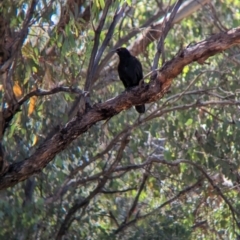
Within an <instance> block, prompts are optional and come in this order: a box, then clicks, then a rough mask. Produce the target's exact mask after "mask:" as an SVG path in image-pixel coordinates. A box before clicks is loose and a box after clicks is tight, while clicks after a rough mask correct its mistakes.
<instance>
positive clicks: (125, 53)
mask: <svg viewBox="0 0 240 240" xmlns="http://www.w3.org/2000/svg"><path fill="white" fill-rule="evenodd" d="M115 52H116V53H117V54H118V56H119V57H129V56H131V54H130V52H129V51H128V50H127V49H126V48H124V47H120V48H117V49H116V50H115Z"/></svg>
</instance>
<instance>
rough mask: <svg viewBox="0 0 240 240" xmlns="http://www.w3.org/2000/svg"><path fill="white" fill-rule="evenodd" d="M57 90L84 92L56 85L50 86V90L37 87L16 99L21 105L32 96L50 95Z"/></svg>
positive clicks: (57, 91)
mask: <svg viewBox="0 0 240 240" xmlns="http://www.w3.org/2000/svg"><path fill="white" fill-rule="evenodd" d="M59 92H68V93H75V94H83V93H84V92H83V91H82V90H80V89H79V88H72V87H63V86H58V87H55V88H52V89H50V90H44V89H40V88H38V89H35V90H33V91H31V92H29V93H28V94H26V95H25V96H24V97H22V98H21V99H20V100H19V101H18V105H19V106H21V105H22V104H23V103H25V102H26V101H27V100H29V99H30V98H31V97H33V96H37V97H40V96H47V95H52V94H55V93H59Z"/></svg>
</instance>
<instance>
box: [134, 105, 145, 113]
mask: <svg viewBox="0 0 240 240" xmlns="http://www.w3.org/2000/svg"><path fill="white" fill-rule="evenodd" d="M135 109H136V110H137V112H139V113H145V105H138V106H135Z"/></svg>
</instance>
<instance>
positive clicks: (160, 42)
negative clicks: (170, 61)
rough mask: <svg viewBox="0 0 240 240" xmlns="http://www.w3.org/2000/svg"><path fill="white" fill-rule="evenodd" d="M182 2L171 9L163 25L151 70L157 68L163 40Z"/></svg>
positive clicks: (181, 0) (180, 0)
mask: <svg viewBox="0 0 240 240" xmlns="http://www.w3.org/2000/svg"><path fill="white" fill-rule="evenodd" d="M182 2H183V0H178V1H177V2H176V4H175V6H174V7H173V10H172V12H171V14H170V16H169V19H167V22H166V23H165V26H164V28H163V30H162V33H161V37H160V39H159V42H158V44H157V52H156V54H155V56H154V60H153V66H152V70H155V69H156V68H157V66H158V61H159V58H160V55H161V52H162V49H163V46H164V40H165V38H166V36H167V34H168V32H169V30H170V29H171V27H172V23H173V19H174V18H175V16H176V13H177V11H178V9H179V8H180V6H181V4H182Z"/></svg>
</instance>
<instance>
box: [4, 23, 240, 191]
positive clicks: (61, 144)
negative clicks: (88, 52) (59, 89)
mask: <svg viewBox="0 0 240 240" xmlns="http://www.w3.org/2000/svg"><path fill="white" fill-rule="evenodd" d="M236 44H240V27H239V28H236V29H232V30H230V31H228V32H222V33H218V34H216V35H213V36H211V37H210V38H208V39H206V40H204V41H201V42H199V43H197V44H195V45H194V46H191V47H187V48H186V49H184V50H182V51H181V52H179V53H178V54H177V56H175V57H174V58H173V59H172V60H170V61H168V62H166V63H165V64H164V66H163V67H162V68H161V69H160V70H159V72H158V74H157V78H156V79H155V80H154V81H151V82H150V83H149V84H147V85H145V86H139V87H135V88H133V89H132V90H131V91H125V92H123V93H122V94H120V95H119V96H117V97H115V98H112V99H109V100H108V101H106V102H104V103H98V104H95V105H94V106H93V107H92V108H91V109H88V110H87V111H86V112H85V113H84V114H82V115H81V116H76V117H75V118H73V119H72V120H71V121H69V122H68V123H67V124H66V125H65V126H64V127H63V128H62V129H60V131H58V132H57V133H56V134H55V135H54V136H53V137H52V138H50V139H47V140H46V141H45V142H43V143H42V144H41V145H40V146H39V147H38V148H37V149H36V151H35V153H33V154H32V155H31V156H30V157H29V158H27V159H25V160H23V161H20V162H17V163H13V164H11V165H10V167H9V169H8V171H7V172H6V173H5V174H4V176H2V177H1V178H0V189H4V188H7V187H10V186H14V185H15V184H16V183H18V182H20V181H23V180H25V179H27V178H28V177H30V176H32V175H33V174H34V173H38V172H40V171H41V170H42V169H43V168H44V167H45V166H46V165H47V164H48V163H49V162H50V161H52V160H53V159H54V157H55V156H56V154H58V153H59V152H61V151H63V150H64V149H65V148H66V147H68V146H69V144H70V143H71V142H72V141H73V140H74V139H76V138H77V137H79V136H80V135H82V134H83V133H84V132H86V131H88V129H89V128H91V127H92V126H93V125H94V124H96V123H97V122H99V121H102V120H105V119H108V118H110V117H113V116H114V115H116V114H118V113H119V112H121V111H123V110H126V109H128V108H130V107H132V106H133V105H139V104H143V103H150V102H154V101H157V100H159V99H160V98H161V97H162V96H163V95H164V93H165V92H166V91H167V90H168V89H169V87H170V85H171V83H172V81H173V79H174V78H175V77H176V76H178V74H180V73H181V72H182V70H183V68H184V66H186V65H188V64H190V63H192V62H195V61H197V62H199V63H203V62H204V61H205V60H206V59H207V58H209V57H210V56H213V55H215V54H217V53H220V52H222V51H224V50H226V49H228V48H230V47H232V46H233V45H236ZM235 104H236V103H235Z"/></svg>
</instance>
